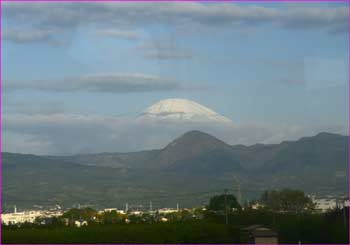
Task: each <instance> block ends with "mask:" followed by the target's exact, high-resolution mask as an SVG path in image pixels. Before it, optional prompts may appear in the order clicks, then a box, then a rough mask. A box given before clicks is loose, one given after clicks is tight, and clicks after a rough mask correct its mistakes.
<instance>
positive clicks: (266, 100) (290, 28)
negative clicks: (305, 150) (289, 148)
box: [2, 2, 348, 155]
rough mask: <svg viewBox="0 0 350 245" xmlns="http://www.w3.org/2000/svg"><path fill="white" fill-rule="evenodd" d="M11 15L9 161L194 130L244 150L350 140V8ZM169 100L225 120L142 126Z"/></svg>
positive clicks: (142, 8) (6, 16)
mask: <svg viewBox="0 0 350 245" xmlns="http://www.w3.org/2000/svg"><path fill="white" fill-rule="evenodd" d="M2 8H3V9H2V11H3V16H2V28H3V29H2V31H3V43H2V45H3V46H2V61H3V62H2V64H3V91H2V93H3V148H4V149H3V150H4V151H9V152H17V153H33V154H57V155H62V154H63V155H66V154H75V153H92V152H129V151H138V150H143V149H154V148H162V147H164V146H165V145H166V144H168V143H169V142H170V141H172V140H173V139H174V138H176V137H178V136H179V135H181V134H183V133H185V132H186V131H189V130H191V129H197V130H203V131H205V132H207V133H210V134H212V135H214V136H215V137H218V138H219V139H222V140H224V141H225V142H227V143H229V144H247V145H250V144H256V143H280V142H281V141H284V140H296V139H299V138H300V137H302V136H312V135H315V134H317V133H319V132H323V131H327V132H333V133H340V134H343V135H345V134H347V133H348V132H347V124H348V122H347V117H348V112H347V110H348V109H347V105H348V85H347V84H348V83H347V81H348V42H347V29H348V26H347V16H348V9H347V7H346V5H345V4H341V3H317V4H285V3H283V4H282V3H268V4H267V3H266V4H259V5H258V6H257V5H256V4H253V3H244V4H243V3H242V4H238V3H220V4H217V3H195V2H193V3H180V2H176V3H157V4H156V5H153V4H152V3H60V4H56V3H39V2H38V3H8V2H7V3H2ZM282 38H283V41H281V39H282ZM169 98H181V99H187V100H190V101H195V102H196V103H199V104H200V105H203V106H205V107H207V108H210V109H211V110H212V111H215V112H216V113H217V115H220V116H222V117H224V118H226V119H228V120H227V121H226V123H213V122H212V121H196V122H194V121H186V120H181V121H171V122H168V121H167V122H166V123H164V121H162V120H161V121H157V120H144V118H143V117H142V115H143V114H144V112H145V110H146V108H148V107H150V106H152V105H154V104H155V103H157V102H158V101H161V100H164V99H169ZM196 108H197V107H196Z"/></svg>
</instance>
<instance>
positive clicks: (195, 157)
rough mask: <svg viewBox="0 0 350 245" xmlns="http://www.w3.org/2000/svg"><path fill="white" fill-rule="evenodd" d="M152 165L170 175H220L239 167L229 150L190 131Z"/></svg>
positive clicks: (230, 148) (160, 154)
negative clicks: (190, 173)
mask: <svg viewBox="0 0 350 245" xmlns="http://www.w3.org/2000/svg"><path fill="white" fill-rule="evenodd" d="M151 162H152V163H151V164H152V165H153V166H155V167H158V168H159V167H160V168H162V169H169V170H172V171H177V170H179V171H197V172H202V171H205V172H212V173H213V171H214V172H220V171H224V170H229V169H231V170H239V169H241V166H240V164H239V161H238V159H237V158H236V156H235V154H234V152H233V151H232V147H231V146H230V145H228V144H226V143H225V142H223V141H221V140H219V139H217V138H215V137H213V136H211V135H209V134H206V133H203V132H200V131H190V132H187V133H185V134H183V135H182V136H180V137H179V138H177V139H175V140H174V141H173V142H171V143H170V144H168V145H167V146H166V147H165V148H164V149H162V150H161V151H160V152H159V153H158V155H157V156H156V157H155V158H154V159H152V161H151Z"/></svg>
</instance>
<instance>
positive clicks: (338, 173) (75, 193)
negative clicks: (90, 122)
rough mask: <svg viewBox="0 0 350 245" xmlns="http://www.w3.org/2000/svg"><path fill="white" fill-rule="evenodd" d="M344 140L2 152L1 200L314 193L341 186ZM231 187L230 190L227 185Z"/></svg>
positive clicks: (164, 200)
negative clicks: (281, 190) (43, 153)
mask: <svg viewBox="0 0 350 245" xmlns="http://www.w3.org/2000/svg"><path fill="white" fill-rule="evenodd" d="M347 147H348V137H347V136H342V135H337V134H330V133H320V134H318V135H316V136H313V137H304V138H301V139H299V140H298V141H285V142H282V143H280V144H272V145H263V144H256V145H252V146H243V145H235V146H231V145H229V144H226V143H225V142H223V141H221V140H219V139H217V138H215V137H213V136H211V135H209V134H206V133H203V132H200V131H190V132H187V133H185V134H184V135H182V136H180V137H179V138H177V139H175V140H174V141H172V142H171V143H170V144H168V145H167V146H166V147H164V148H163V149H159V150H151V151H140V152H132V153H100V154H81V155H73V156H35V155H25V154H14V153H3V154H2V160H3V204H4V206H5V208H9V207H11V206H12V205H14V204H16V205H17V206H23V207H30V206H32V205H34V204H37V205H43V204H45V205H47V204H55V203H58V204H61V205H66V206H69V205H72V204H74V203H89V204H92V205H97V206H104V207H107V206H121V205H123V203H124V202H129V203H133V202H134V203H144V204H145V203H147V202H148V201H149V200H153V202H154V203H155V205H157V203H158V205H159V206H162V205H171V204H173V205H174V203H176V202H181V203H182V204H183V205H185V206H192V205H199V204H203V203H205V202H206V201H207V199H208V197H209V196H210V195H212V194H214V193H215V192H220V191H223V190H224V189H225V188H229V189H231V191H233V192H234V191H235V189H236V188H237V183H238V182H240V186H241V190H242V192H243V199H246V198H251V197H256V196H258V195H260V194H261V192H262V191H263V190H265V189H272V188H282V187H292V188H299V189H303V190H305V191H308V192H317V193H321V194H341V193H346V191H347V189H346V188H347V166H348V165H347V162H348V155H347V152H348V151H347V149H348V148H347ZM230 187H231V188H230Z"/></svg>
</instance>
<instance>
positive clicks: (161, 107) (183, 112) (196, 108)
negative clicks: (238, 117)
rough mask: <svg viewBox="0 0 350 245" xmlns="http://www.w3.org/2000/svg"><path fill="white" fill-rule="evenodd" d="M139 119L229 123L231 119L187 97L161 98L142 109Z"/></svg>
mask: <svg viewBox="0 0 350 245" xmlns="http://www.w3.org/2000/svg"><path fill="white" fill-rule="evenodd" d="M138 119H139V120H155V121H159V120H160V121H172V122H215V123H225V124H226V123H231V122H232V121H231V120H230V119H228V118H226V117H224V116H222V115H220V114H218V113H216V112H215V111H213V110H211V109H209V108H207V107H205V106H203V105H201V104H199V103H197V102H194V101H192V100H188V99H180V98H172V99H165V100H161V101H159V102H157V103H155V104H154V105H152V106H150V107H148V108H147V109H146V110H144V111H143V112H142V113H141V115H139V117H138Z"/></svg>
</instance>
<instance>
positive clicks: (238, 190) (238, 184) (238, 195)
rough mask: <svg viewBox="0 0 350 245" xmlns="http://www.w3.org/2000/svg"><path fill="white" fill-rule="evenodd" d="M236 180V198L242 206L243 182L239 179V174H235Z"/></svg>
mask: <svg viewBox="0 0 350 245" xmlns="http://www.w3.org/2000/svg"><path fill="white" fill-rule="evenodd" d="M234 179H235V182H236V188H235V189H236V198H237V202H238V203H239V205H241V206H242V192H241V182H240V181H239V179H238V178H237V176H234Z"/></svg>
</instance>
